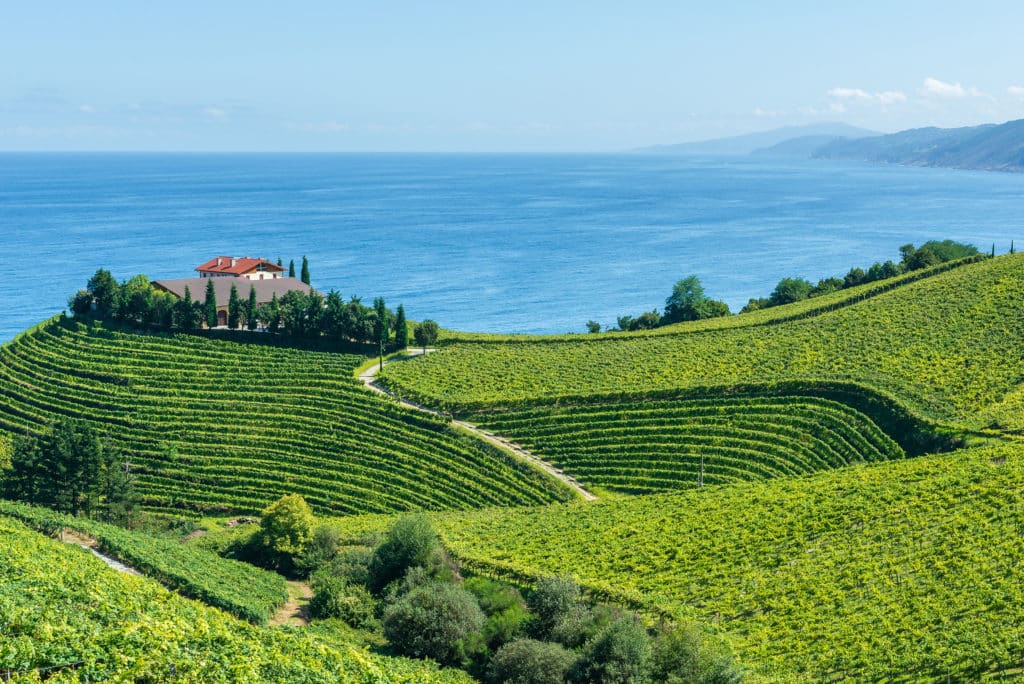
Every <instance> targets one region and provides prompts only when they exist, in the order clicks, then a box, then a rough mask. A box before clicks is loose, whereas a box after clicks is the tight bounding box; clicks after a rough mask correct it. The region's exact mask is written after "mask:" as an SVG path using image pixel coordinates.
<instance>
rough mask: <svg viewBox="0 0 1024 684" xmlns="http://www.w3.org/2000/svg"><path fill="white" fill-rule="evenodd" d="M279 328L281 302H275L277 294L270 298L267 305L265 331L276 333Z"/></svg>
mask: <svg viewBox="0 0 1024 684" xmlns="http://www.w3.org/2000/svg"><path fill="white" fill-rule="evenodd" d="M280 327H281V302H279V301H277V293H276V292H275V293H274V294H273V295H271V297H270V304H268V305H267V330H269V331H270V332H272V333H276V332H277V330H278V328H280Z"/></svg>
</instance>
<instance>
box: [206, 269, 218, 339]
mask: <svg viewBox="0 0 1024 684" xmlns="http://www.w3.org/2000/svg"><path fill="white" fill-rule="evenodd" d="M203 317H204V318H205V319H206V327H207V328H216V327H217V293H216V292H215V291H214V289H213V278H209V279H207V281H206V302H205V303H204V304H203Z"/></svg>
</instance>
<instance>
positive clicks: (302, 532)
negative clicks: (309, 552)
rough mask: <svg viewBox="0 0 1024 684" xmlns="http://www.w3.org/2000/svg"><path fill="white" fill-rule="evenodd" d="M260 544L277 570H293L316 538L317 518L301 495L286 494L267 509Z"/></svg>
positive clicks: (258, 541) (262, 517)
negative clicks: (282, 568)
mask: <svg viewBox="0 0 1024 684" xmlns="http://www.w3.org/2000/svg"><path fill="white" fill-rule="evenodd" d="M260 515H261V518H260V531H259V533H258V534H257V535H256V539H255V541H256V543H257V544H258V545H259V546H260V547H262V549H263V550H264V553H265V554H266V556H267V558H268V560H270V561H271V562H272V563H274V564H275V565H276V566H277V567H285V568H291V567H293V565H292V564H293V562H294V559H295V557H297V556H300V555H301V554H302V552H303V551H304V550H305V548H306V544H307V543H308V542H309V541H310V539H312V538H313V529H314V527H315V526H316V518H315V517H313V511H312V510H311V509H310V507H309V504H307V503H306V500H305V499H303V498H302V497H301V496H299V495H298V494H286V495H285V496H282V497H281V498H280V499H278V500H277V501H275V502H274V503H272V504H270V505H269V506H267V507H266V508H265V509H263V512H262V513H261V514H260Z"/></svg>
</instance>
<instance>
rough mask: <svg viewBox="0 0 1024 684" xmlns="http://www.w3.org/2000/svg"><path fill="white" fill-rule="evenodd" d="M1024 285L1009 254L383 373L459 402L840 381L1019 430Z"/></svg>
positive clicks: (1019, 261) (957, 420) (419, 393)
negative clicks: (876, 283)
mask: <svg viewBox="0 0 1024 684" xmlns="http://www.w3.org/2000/svg"><path fill="white" fill-rule="evenodd" d="M1022 293H1024V255H1020V254H1017V255H1007V256H1001V257H996V258H994V259H987V260H984V261H980V262H977V263H971V264H968V265H964V266H960V267H958V268H953V269H952V270H948V271H945V272H943V273H940V274H937V275H933V276H932V277H928V278H923V279H920V280H917V281H916V282H912V283H910V284H906V285H903V286H900V287H897V288H895V289H891V290H889V291H887V292H884V293H882V294H878V295H877V296H873V297H870V298H866V299H863V300H862V301H859V302H857V303H855V304H852V305H849V306H845V307H841V308H837V309H835V310H832V311H826V312H824V313H820V314H818V315H814V316H811V317H806V318H801V317H797V318H796V320H789V321H787V322H783V323H778V324H775V325H754V326H745V327H734V328H720V329H712V328H709V329H706V330H699V329H694V330H693V331H691V332H685V331H686V330H688V328H686V327H679V328H678V330H680V331H683V332H678V333H677V334H648V335H639V334H638V335H633V336H622V337H616V336H610V337H604V338H603V339H593V340H591V339H587V338H586V337H583V336H576V337H573V338H563V339H562V340H561V341H557V342H551V341H536V342H516V343H486V342H466V343H454V344H451V345H448V346H445V347H443V348H442V349H441V350H440V351H438V352H436V353H434V354H429V355H428V356H426V357H424V358H420V359H416V360H414V361H410V362H408V363H402V364H394V365H392V366H389V367H387V368H386V369H385V370H384V372H383V374H382V378H383V381H384V382H385V383H386V384H387V385H388V386H389V387H390V388H391V389H392V390H394V391H396V392H397V393H399V394H401V395H403V396H406V397H409V398H411V399H414V400H416V401H420V402H422V403H425V404H428V405H431V406H436V407H447V408H450V409H453V410H456V411H466V410H473V409H478V408H483V407H486V406H489V405H491V404H502V405H515V404H516V403H519V402H524V401H527V400H530V399H537V398H545V397H547V398H565V397H581V396H590V395H595V394H606V393H617V392H624V393H641V392H649V391H657V390H671V389H679V388H687V387H694V386H707V385H720V386H727V385H737V384H751V383H762V382H778V381H792V380H805V381H809V382H823V381H827V382H848V383H857V384H859V385H862V386H865V387H868V388H870V389H873V390H876V391H879V392H882V393H885V394H889V395H893V396H896V397H899V398H900V399H901V400H902V401H903V402H904V403H905V404H906V406H907V407H908V408H909V409H911V410H912V411H913V412H914V413H915V414H917V415H919V416H921V417H922V418H925V419H930V420H935V421H939V422H943V423H948V424H952V425H956V426H959V427H967V428H974V429H978V428H983V427H989V426H991V427H995V428H1000V429H1020V428H1022V427H1024V414H1022V413H1021V412H1020V411H1019V410H1017V409H1019V408H1021V406H1022V405H1024V394H1021V393H1020V392H1017V390H1018V388H1019V382H1020V379H1021V378H1024V357H1022V356H1021V354H1020V349H1019V344H1018V342H1019V340H1020V339H1024V297H1022ZM846 294H847V296H849V294H850V293H849V292H847V293H846ZM799 304H804V303H799ZM790 306H797V305H787V306H782V307H777V308H776V309H775V310H774V311H773V313H772V315H773V316H785V315H787V309H788V307H790ZM742 318H743V316H737V317H736V318H735V320H736V321H739V320H740V319H742ZM710 325H711V324H709V326H710ZM1003 402H1008V404H1006V405H1005V406H1004V405H1003ZM993 411H995V412H996V413H993Z"/></svg>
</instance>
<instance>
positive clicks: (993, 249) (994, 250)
mask: <svg viewBox="0 0 1024 684" xmlns="http://www.w3.org/2000/svg"><path fill="white" fill-rule="evenodd" d="M995 255H996V243H994V242H993V243H992V256H995Z"/></svg>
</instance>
